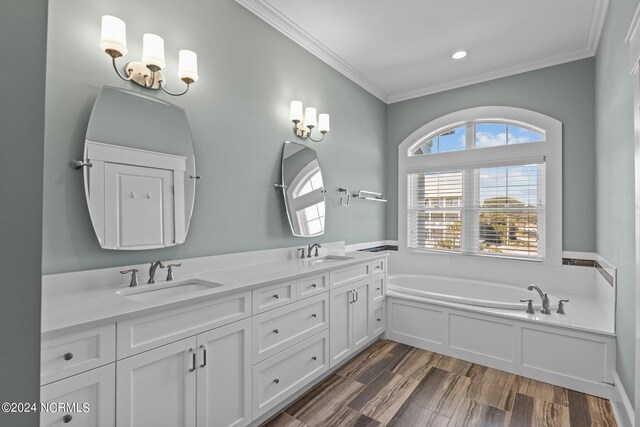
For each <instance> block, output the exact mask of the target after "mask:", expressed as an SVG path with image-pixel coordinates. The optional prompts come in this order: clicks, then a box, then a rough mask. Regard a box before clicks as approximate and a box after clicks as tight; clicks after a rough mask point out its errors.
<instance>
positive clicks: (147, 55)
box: [142, 34, 166, 71]
mask: <svg viewBox="0 0 640 427" xmlns="http://www.w3.org/2000/svg"><path fill="white" fill-rule="evenodd" d="M142 63H143V64H144V65H146V66H147V68H149V69H150V70H151V71H159V70H162V69H163V68H164V67H165V65H166V64H165V62H164V40H163V39H162V37H160V36H158V35H155V34H145V35H144V36H143V37H142Z"/></svg>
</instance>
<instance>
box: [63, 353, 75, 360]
mask: <svg viewBox="0 0 640 427" xmlns="http://www.w3.org/2000/svg"><path fill="white" fill-rule="evenodd" d="M62 357H64V360H71V359H73V353H65V354H64V356H62Z"/></svg>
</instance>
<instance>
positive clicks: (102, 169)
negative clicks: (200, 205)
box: [84, 87, 198, 250]
mask: <svg viewBox="0 0 640 427" xmlns="http://www.w3.org/2000/svg"><path fill="white" fill-rule="evenodd" d="M84 162H85V164H87V166H88V167H85V170H84V180H85V192H86V198H87V203H88V206H89V213H90V215H91V221H92V223H93V228H94V230H95V233H96V236H97V238H98V241H99V242H100V246H101V247H102V248H104V249H117V250H143V249H154V248H163V247H167V246H174V245H178V244H181V243H184V241H185V239H186V235H187V231H188V230H189V221H190V219H191V214H192V211H193V204H194V200H195V189H196V185H195V182H196V179H197V178H198V177H197V176H196V170H195V153H194V149H193V141H192V138H191V129H190V128H189V121H188V120H187V115H186V114H185V111H184V110H183V109H182V108H180V107H178V106H176V105H173V104H171V103H168V102H166V101H163V100H160V99H157V98H155V97H152V96H147V95H146V94H143V93H139V92H134V91H128V90H124V89H119V88H115V87H103V88H102V89H101V90H100V92H99V93H98V97H97V98H96V101H95V104H94V106H93V110H92V112H91V117H90V119H89V126H88V128H87V136H86V140H85V147H84Z"/></svg>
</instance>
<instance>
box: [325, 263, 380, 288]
mask: <svg viewBox="0 0 640 427" xmlns="http://www.w3.org/2000/svg"><path fill="white" fill-rule="evenodd" d="M370 275H371V263H365V264H358V265H355V266H352V267H347V268H342V269H340V270H335V271H332V272H331V273H330V278H331V288H332V289H334V288H337V287H339V286H342V285H346V284H347V283H351V282H356V281H358V280H362V279H366V278H368V277H369V276H370Z"/></svg>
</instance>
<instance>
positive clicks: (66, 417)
mask: <svg viewBox="0 0 640 427" xmlns="http://www.w3.org/2000/svg"><path fill="white" fill-rule="evenodd" d="M72 419H73V417H72V416H71V415H69V414H67V415H65V416H64V417H62V422H63V423H65V424H68V423H70V422H71V420H72Z"/></svg>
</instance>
